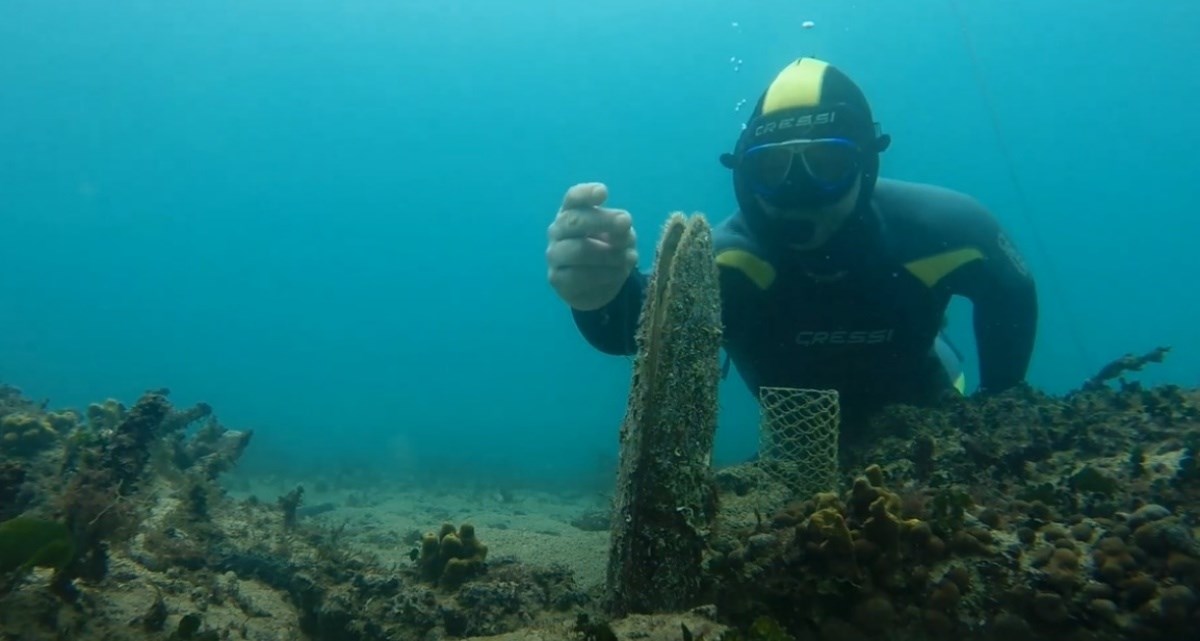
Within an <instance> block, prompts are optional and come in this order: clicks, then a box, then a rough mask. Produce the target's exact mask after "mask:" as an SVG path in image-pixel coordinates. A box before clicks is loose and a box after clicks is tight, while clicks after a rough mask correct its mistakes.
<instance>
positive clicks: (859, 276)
mask: <svg viewBox="0 0 1200 641" xmlns="http://www.w3.org/2000/svg"><path fill="white" fill-rule="evenodd" d="M870 202H871V205H870V206H869V208H868V209H869V211H867V212H865V213H864V214H863V215H861V216H860V217H859V221H858V222H857V223H856V225H854V226H853V227H852V228H851V229H847V230H843V233H841V234H839V236H841V239H840V240H839V241H838V242H836V243H831V245H830V246H829V247H827V248H825V250H824V252H825V253H824V254H823V255H822V256H821V260H820V261H818V262H813V261H812V260H795V259H794V258H792V257H790V256H788V255H787V253H786V252H784V251H780V250H771V249H768V248H767V243H764V242H760V240H759V239H756V238H755V237H754V234H753V233H752V230H751V226H750V225H748V224H747V221H746V219H745V217H744V216H743V215H742V213H741V212H738V213H735V214H734V215H733V216H731V217H730V218H728V219H726V220H725V221H723V222H722V223H720V224H719V225H717V226H716V227H715V228H714V238H713V241H714V245H715V252H716V257H715V259H716V262H717V264H718V266H719V267H720V269H719V272H720V286H721V299H722V307H723V309H722V317H723V323H724V348H725V351H726V352H727V354H728V356H729V357H730V358H731V360H732V362H733V364H734V365H735V366H736V368H737V370H738V372H739V374H740V375H741V376H742V378H743V380H744V381H745V382H746V384H747V385H749V387H750V390H751V393H753V394H754V395H755V397H757V396H758V394H757V390H758V389H759V388H760V387H762V386H780V387H803V388H816V389H836V390H838V392H839V396H840V402H841V411H842V416H843V424H846V422H853V421H855V420H860V419H863V418H866V416H868V415H869V414H870V413H871V412H873V411H874V410H876V409H878V408H880V407H881V406H883V405H885V404H888V403H910V404H926V403H929V402H931V401H933V400H935V399H936V398H937V397H938V396H939V395H940V394H941V393H942V392H944V391H946V390H949V389H954V388H957V389H958V390H959V391H960V392H963V390H964V383H963V378H962V375H961V369H960V365H959V362H958V360H959V359H958V358H957V356H956V354H955V353H954V351H953V350H952V349H950V346H949V345H948V344H947V343H946V342H945V341H944V339H943V338H942V337H941V330H942V328H943V326H944V319H945V312H946V308H947V305H948V304H949V301H950V298H951V296H955V295H959V296H964V297H966V298H967V299H969V300H970V301H972V304H973V306H974V328H975V338H976V343H977V346H978V356H979V370H980V379H981V380H980V382H979V383H980V388H982V389H986V390H989V391H1001V390H1003V389H1005V388H1008V387H1011V386H1013V385H1014V384H1017V383H1019V382H1021V381H1022V380H1023V379H1024V376H1025V373H1026V369H1027V367H1028V364H1029V360H1030V355H1031V352H1032V350H1033V343H1034V335H1035V331H1036V325H1037V296H1036V291H1035V287H1034V281H1033V279H1032V278H1031V277H1030V274H1029V272H1028V270H1027V269H1026V267H1025V265H1024V263H1023V262H1022V260H1021V258H1020V256H1019V255H1018V254H1017V252H1016V250H1015V249H1014V248H1013V246H1012V244H1011V243H1010V242H1009V241H1008V239H1007V237H1006V236H1005V234H1004V232H1003V231H1002V230H1001V228H1000V226H999V225H998V224H997V222H996V220H995V219H994V218H993V217H992V215H991V214H990V213H989V212H988V211H987V210H986V209H985V208H984V207H983V206H982V205H980V204H979V203H977V202H976V201H975V200H973V199H971V198H969V197H968V196H965V195H963V194H960V193H958V192H955V191H951V190H948V189H943V188H940V187H934V186H929V185H922V184H915V183H908V182H901V181H895V180H884V179H881V180H879V181H878V184H877V185H876V188H875V191H874V194H873V196H872V198H871V201H870ZM646 281H647V274H644V273H640V272H638V271H636V270H635V271H634V272H633V273H632V274H631V275H630V277H629V279H628V280H627V281H626V283H625V285H624V287H623V288H622V290H621V292H620V294H619V295H618V296H617V297H616V298H615V299H614V300H613V301H612V302H610V303H609V304H608V305H607V306H605V307H603V308H600V309H598V310H594V311H579V310H574V311H573V314H574V318H575V322H576V324H577V326H578V327H579V329H580V331H581V332H582V334H583V336H584V337H585V338H586V339H587V340H588V342H590V343H591V344H592V345H593V346H594V347H596V348H597V349H599V350H600V351H602V352H605V353H609V354H632V353H634V352H635V351H636V345H635V342H634V333H635V330H636V325H637V320H638V314H639V312H640V309H641V305H642V296H643V292H644V289H645V285H646Z"/></svg>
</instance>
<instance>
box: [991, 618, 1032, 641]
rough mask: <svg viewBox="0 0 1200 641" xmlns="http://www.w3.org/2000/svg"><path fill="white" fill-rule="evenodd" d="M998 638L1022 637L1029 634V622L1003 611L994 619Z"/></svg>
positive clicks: (994, 628) (994, 627) (993, 624)
mask: <svg viewBox="0 0 1200 641" xmlns="http://www.w3.org/2000/svg"><path fill="white" fill-rule="evenodd" d="M992 628H993V630H994V631H995V633H996V638H997V639H1022V638H1027V637H1028V636H1029V624H1028V623H1026V621H1025V619H1023V618H1021V617H1019V616H1017V615H1015V614H1009V613H1008V612H1001V613H1000V614H997V615H996V619H995V620H994V621H992Z"/></svg>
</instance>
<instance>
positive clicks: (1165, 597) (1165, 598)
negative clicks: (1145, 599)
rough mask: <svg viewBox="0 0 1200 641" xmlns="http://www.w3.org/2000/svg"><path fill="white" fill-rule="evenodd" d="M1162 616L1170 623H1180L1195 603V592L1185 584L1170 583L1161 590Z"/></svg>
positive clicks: (1184, 619) (1185, 619) (1186, 617)
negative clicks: (1169, 585) (1170, 584)
mask: <svg viewBox="0 0 1200 641" xmlns="http://www.w3.org/2000/svg"><path fill="white" fill-rule="evenodd" d="M1159 600H1160V601H1161V602H1162V616H1163V618H1164V619H1165V620H1166V621H1167V622H1168V623H1169V624H1171V625H1181V624H1183V623H1184V622H1185V621H1187V619H1188V614H1189V613H1190V612H1191V610H1192V608H1193V607H1195V605H1196V594H1195V593H1194V592H1192V589H1191V588H1189V587H1188V586H1186V585H1172V586H1171V587H1169V588H1166V589H1164V590H1163V591H1162V596H1161V597H1160V598H1159Z"/></svg>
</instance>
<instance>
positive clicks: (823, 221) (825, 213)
mask: <svg viewBox="0 0 1200 641" xmlns="http://www.w3.org/2000/svg"><path fill="white" fill-rule="evenodd" d="M861 190H862V176H861V175H860V176H859V177H858V178H856V179H855V180H854V184H853V185H851V187H850V189H849V190H848V191H847V192H846V194H845V195H844V196H842V198H841V199H840V200H836V201H834V202H832V203H830V204H828V205H821V206H818V207H813V208H807V209H782V208H779V207H776V206H774V205H772V204H771V203H769V202H767V201H766V200H764V199H763V198H762V197H760V196H755V198H756V199H757V200H758V204H759V206H760V207H762V210H763V211H764V212H765V213H766V214H767V216H768V217H770V218H771V219H772V220H773V221H775V222H777V223H780V226H781V227H783V228H785V229H787V230H788V231H787V236H788V237H787V239H786V242H785V244H786V245H787V247H788V249H793V250H796V251H809V250H813V249H817V248H819V247H821V246H822V245H824V244H825V243H826V242H828V241H829V239H830V238H831V237H832V236H833V235H834V234H835V233H837V230H838V229H841V227H842V225H843V224H845V222H846V219H847V218H849V217H850V214H852V213H854V207H855V204H856V203H858V194H859V192H860V191H861Z"/></svg>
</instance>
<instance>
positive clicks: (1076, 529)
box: [1071, 523, 1096, 543]
mask: <svg viewBox="0 0 1200 641" xmlns="http://www.w3.org/2000/svg"><path fill="white" fill-rule="evenodd" d="M1095 531H1096V530H1095V528H1093V527H1092V526H1091V524H1089V523H1076V524H1075V525H1072V526H1071V536H1072V537H1074V538H1075V540H1076V541H1083V542H1084V543H1086V542H1088V541H1090V540H1092V535H1093V534H1094V533H1095Z"/></svg>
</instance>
